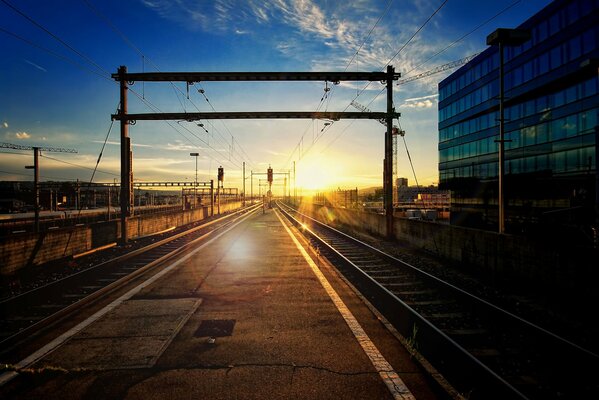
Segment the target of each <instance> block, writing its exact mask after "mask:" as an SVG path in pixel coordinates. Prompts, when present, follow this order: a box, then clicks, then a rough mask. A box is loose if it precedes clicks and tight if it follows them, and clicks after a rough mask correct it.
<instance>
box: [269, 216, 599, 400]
mask: <svg viewBox="0 0 599 400" xmlns="http://www.w3.org/2000/svg"><path fill="white" fill-rule="evenodd" d="M279 205H280V204H279ZM285 207H286V208H287V210H292V211H293V212H297V210H294V209H292V208H290V207H287V206H285ZM286 214H287V215H288V216H289V217H290V218H293V217H292V216H291V215H289V212H288V211H287V212H286ZM298 214H299V215H301V217H302V218H303V220H302V221H300V220H299V219H297V218H293V220H294V221H295V222H294V223H295V224H296V225H298V226H299V227H300V229H301V230H302V231H304V232H305V233H307V235H308V236H309V237H312V238H313V240H316V241H317V242H318V243H319V245H321V246H323V249H326V251H329V252H331V253H333V254H334V259H335V260H339V261H340V262H341V263H342V269H344V272H346V273H348V272H349V274H348V275H351V277H352V278H353V279H355V280H356V282H357V283H355V286H356V287H358V289H359V290H360V291H362V292H363V294H364V295H365V296H366V297H367V298H368V299H369V300H370V301H371V302H372V303H373V305H374V306H375V307H376V308H377V309H378V310H379V311H380V312H381V313H382V314H383V315H385V317H387V318H388V319H389V321H390V322H391V323H392V324H393V325H394V326H395V327H396V329H398V331H399V332H400V333H401V334H402V335H404V337H406V338H408V337H410V336H411V335H413V329H414V327H417V329H418V335H419V339H418V343H419V344H420V346H419V348H418V350H419V352H420V353H421V354H422V355H423V356H424V357H425V358H426V359H428V360H429V361H430V362H431V364H432V365H434V366H435V367H436V368H437V369H438V370H439V371H441V372H442V373H443V374H444V375H445V376H446V378H448V380H449V381H450V382H451V383H452V384H453V385H454V386H455V387H457V388H458V389H460V390H464V391H465V392H470V391H471V390H473V389H475V390H474V391H473V392H471V395H472V397H471V398H485V399H486V398H502V397H504V396H505V397H508V398H514V397H515V398H527V397H526V396H527V395H525V394H523V393H522V392H520V391H519V390H518V389H516V388H515V387H514V386H513V385H512V384H511V383H510V382H508V381H507V379H504V378H503V377H501V376H500V375H499V374H497V373H496V372H495V371H493V370H492V369H491V368H489V367H488V366H486V365H485V364H484V363H483V362H481V361H480V360H478V359H477V358H476V357H475V356H474V355H472V354H470V353H469V352H468V350H466V349H465V348H464V347H462V346H461V345H460V344H458V343H457V342H455V341H454V340H453V339H452V338H451V337H449V336H448V335H447V334H446V333H444V332H443V331H441V330H440V329H438V328H436V327H435V326H434V325H432V324H431V323H430V322H429V321H427V320H426V319H425V318H424V317H422V316H420V314H418V312H417V311H416V310H414V309H413V308H412V307H410V305H408V304H406V303H405V302H404V301H402V300H401V299H400V298H399V297H398V296H396V295H395V294H394V293H392V292H391V291H390V290H388V289H387V288H385V287H384V286H382V284H381V283H379V282H377V281H376V280H375V279H374V278H373V277H371V276H369V275H368V273H367V272H365V271H363V270H362V269H361V268H360V267H359V266H358V265H356V264H354V263H353V262H352V261H351V260H350V259H349V258H348V257H345V256H344V255H343V254H342V253H341V252H340V251H337V249H335V248H334V246H332V245H330V244H329V243H327V241H326V240H325V239H323V238H321V237H320V235H319V234H317V233H316V232H314V231H313V230H312V229H310V228H309V227H307V226H306V225H305V221H311V222H312V223H314V224H316V225H317V226H318V227H321V228H324V229H326V230H328V231H330V232H333V233H334V234H335V235H338V236H341V237H342V238H344V239H345V240H347V241H349V242H350V243H353V244H354V245H356V246H359V247H362V248H366V249H368V251H369V252H371V253H374V254H376V255H378V256H379V257H381V258H382V259H383V260H387V261H388V262H389V265H401V266H403V267H407V268H408V269H409V270H411V271H413V272H414V273H416V274H417V276H418V277H420V278H424V279H425V280H426V281H428V282H432V283H433V284H434V285H435V287H437V288H441V289H442V290H443V291H446V292H451V293H452V295H453V296H454V298H455V296H456V295H457V296H458V298H461V300H460V301H461V302H463V303H465V304H468V305H469V306H470V305H472V304H474V309H476V310H477V313H476V315H478V316H480V315H482V316H483V318H484V319H485V320H492V321H493V323H494V324H496V325H497V326H501V327H508V329H509V328H511V327H513V326H514V325H516V326H517V327H518V330H517V331H518V332H521V333H522V334H523V335H530V337H534V338H535V339H534V340H535V342H536V341H537V338H539V339H538V343H542V344H541V346H542V348H547V351H548V352H551V354H554V355H555V356H554V357H551V358H557V359H559V358H560V357H561V356H564V355H565V356H566V359H563V358H562V360H564V361H561V362H560V365H561V364H563V363H564V362H568V361H572V362H573V363H575V365H580V366H582V368H583V370H585V369H586V367H585V366H588V365H591V366H592V365H594V366H597V365H598V362H597V361H598V357H597V355H596V354H595V353H593V352H591V351H589V350H587V349H584V348H583V347H581V346H579V345H577V344H575V343H572V342H571V341H569V340H567V339H564V338H562V337H560V336H558V335H556V334H554V333H553V332H550V331H548V330H546V329H544V328H541V327H539V326H538V325H535V324H533V323H531V322H529V321H526V320H524V319H523V318H521V317H519V316H517V315H515V314H513V313H511V312H509V311H506V310H503V309H501V308H500V307H498V306H496V305H494V304H492V303H490V302H488V301H486V300H484V299H481V298H480V297H478V296H475V295H472V294H471V293H468V292H466V291H464V290H463V289H461V288H458V287H456V286H455V285H452V284H450V283H447V282H445V281H443V280H441V279H439V278H437V277H435V276H433V275H431V274H429V273H427V272H425V271H422V270H420V269H419V268H417V267H414V266H412V265H410V264H408V263H406V262H404V261H402V260H399V259H397V258H395V257H393V256H390V255H388V254H386V253H384V252H382V251H380V250H379V249H376V248H374V247H373V246H370V245H368V244H367V243H364V242H362V241H360V240H358V239H355V238H353V237H351V236H349V235H347V234H345V233H343V232H340V231H339V230H337V229H334V228H332V227H330V226H328V225H326V224H323V223H322V222H320V221H318V220H315V219H314V218H312V217H310V216H307V215H305V214H301V213H299V212H298ZM326 251H325V252H326ZM350 257H351V256H350ZM348 279H349V277H348ZM367 293H371V295H367ZM372 293H374V294H372ZM491 325H493V324H491ZM533 334H534V336H533ZM541 346H540V347H541ZM452 347H453V348H454V349H453V350H452V349H450V348H452ZM566 360H567V361H566ZM456 365H458V366H456ZM579 370H580V368H579ZM587 375H589V376H592V372H591V373H587ZM585 376H586V375H585ZM464 377H468V378H467V379H464ZM481 379H483V380H481ZM584 379H588V378H584ZM472 382H476V386H477V387H476V388H475V387H473V386H472Z"/></svg>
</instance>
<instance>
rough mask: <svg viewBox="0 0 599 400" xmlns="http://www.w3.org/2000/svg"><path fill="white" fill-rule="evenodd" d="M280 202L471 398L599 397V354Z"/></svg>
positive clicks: (309, 236)
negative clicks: (597, 395) (598, 395)
mask: <svg viewBox="0 0 599 400" xmlns="http://www.w3.org/2000/svg"><path fill="white" fill-rule="evenodd" d="M279 207H280V208H281V210H282V211H283V212H284V214H285V215H286V216H287V218H288V219H289V220H290V221H291V222H292V223H294V224H295V225H296V226H297V227H298V228H299V230H300V231H301V232H303V234H304V235H305V236H306V238H307V239H308V240H309V242H310V244H311V246H312V247H314V248H315V249H317V251H318V253H320V254H321V255H322V256H324V257H325V258H326V259H327V260H328V261H329V262H331V263H332V264H333V265H335V267H337V268H338V269H339V271H340V272H341V273H343V275H344V276H345V277H346V278H347V279H348V280H349V281H350V282H351V283H352V284H353V285H354V286H355V287H356V288H357V289H358V290H359V291H360V292H361V293H362V294H363V295H364V296H365V297H366V298H367V299H368V300H369V301H370V302H371V304H373V306H374V307H376V308H377V309H378V310H379V311H380V312H381V313H382V314H383V315H384V316H385V317H386V318H387V320H389V322H390V323H391V324H393V326H394V327H395V328H396V329H397V330H398V331H399V332H400V333H401V334H402V335H403V336H404V338H406V339H407V341H408V343H410V344H411V345H412V346H413V347H414V348H415V350H416V351H418V352H419V353H420V354H421V355H423V356H424V357H425V358H426V359H427V360H428V361H429V362H430V363H431V364H432V365H433V366H434V367H435V368H436V369H437V370H438V371H439V372H440V373H441V374H442V375H443V376H444V377H445V378H446V379H447V380H448V381H449V382H450V383H451V384H452V385H453V386H454V387H455V388H456V389H457V390H458V391H459V392H460V393H461V394H462V395H463V396H464V397H465V398H468V399H511V398H516V399H553V398H559V399H574V398H576V399H583V398H595V396H596V393H597V392H598V390H599V380H598V379H597V373H598V372H599V356H597V354H594V353H593V352H591V351H589V350H586V349H584V348H582V347H580V346H578V345H576V344H574V343H572V342H570V341H568V340H567V339H564V338H562V337H560V336H558V335H556V334H553V333H552V332H549V331H547V330H545V329H543V328H541V327H539V326H537V325H535V324H533V323H531V322H529V321H526V320H524V319H523V318H520V317H519V316H517V315H515V314H513V313H511V312H509V311H506V310H504V309H502V308H500V307H498V306H495V305H494V304H491V303H489V302H488V301H486V300H484V299H482V298H479V297H477V296H475V295H472V294H470V293H468V292H467V291H465V290H462V289H460V288H459V287H456V286H455V285H452V284H450V283H447V282H445V281H443V280H442V279H439V278H437V277H435V276H433V275H431V274H429V273H427V272H424V271H422V270H420V269H418V268H416V267H413V266H411V265H409V264H407V263H405V262H403V261H401V260H398V259H397V258H394V257H392V256H390V255H387V254H385V253H383V252H381V251H379V250H378V249H375V248H373V247H372V246H370V245H368V244H366V243H363V242H361V241H359V240H357V239H355V238H352V237H350V236H348V235H346V234H344V233H342V232H340V231H337V230H335V229H333V228H331V227H329V226H327V225H325V224H322V223H320V222H319V221H316V220H314V219H312V218H310V217H309V216H307V215H304V214H300V213H298V212H297V210H294V209H291V208H289V207H288V206H285V205H283V204H279Z"/></svg>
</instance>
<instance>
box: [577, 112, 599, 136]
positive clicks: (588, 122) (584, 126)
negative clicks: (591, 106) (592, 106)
mask: <svg viewBox="0 0 599 400" xmlns="http://www.w3.org/2000/svg"><path fill="white" fill-rule="evenodd" d="M578 123H579V127H580V128H579V129H580V131H581V132H585V131H589V130H592V129H594V128H595V126H596V125H597V111H596V110H589V111H585V112H582V113H580V114H579V115H578Z"/></svg>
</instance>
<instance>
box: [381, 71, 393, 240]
mask: <svg viewBox="0 0 599 400" xmlns="http://www.w3.org/2000/svg"><path fill="white" fill-rule="evenodd" d="M394 76H395V68H393V66H391V65H388V66H387V78H386V80H387V116H386V118H385V122H386V123H387V132H386V133H385V168H384V170H385V172H386V173H385V174H383V175H384V182H383V192H384V193H385V199H384V200H385V220H386V227H387V229H386V231H387V237H388V238H392V237H393V174H392V173H391V171H393V115H394V112H395V110H394V108H393V79H394Z"/></svg>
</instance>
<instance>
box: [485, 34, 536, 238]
mask: <svg viewBox="0 0 599 400" xmlns="http://www.w3.org/2000/svg"><path fill="white" fill-rule="evenodd" d="M527 40H530V31H528V30H526V29H507V28H499V29H497V30H495V31H494V32H493V33H491V34H490V35H489V36H487V45H488V46H496V45H497V46H499V140H496V142H498V143H499V182H498V183H499V199H498V202H499V233H505V199H504V191H503V183H504V182H503V178H504V173H505V165H504V160H503V159H504V153H505V147H504V143H505V140H504V122H505V121H504V119H505V118H504V109H503V102H504V87H503V86H504V84H503V77H504V71H503V68H504V66H503V47H504V46H518V45H520V44H522V43H524V42H526V41H527Z"/></svg>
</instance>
